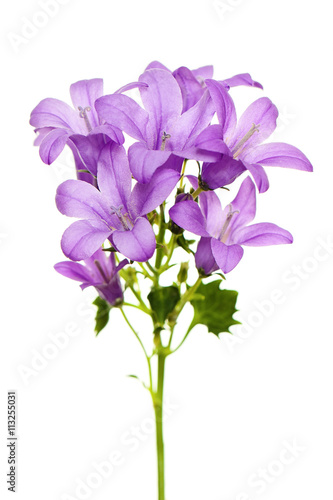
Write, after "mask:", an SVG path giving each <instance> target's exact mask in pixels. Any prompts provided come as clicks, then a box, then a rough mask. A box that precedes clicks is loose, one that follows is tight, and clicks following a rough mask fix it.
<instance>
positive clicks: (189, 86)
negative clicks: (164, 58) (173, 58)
mask: <svg viewBox="0 0 333 500" xmlns="http://www.w3.org/2000/svg"><path fill="white" fill-rule="evenodd" d="M173 76H174V77H175V79H176V80H177V82H178V85H179V87H180V90H181V92H182V97H183V113H184V112H185V111H187V110H188V109H190V108H192V106H194V105H195V104H196V103H197V102H198V101H199V100H200V98H201V96H202V94H203V93H204V91H205V89H204V88H203V87H202V85H201V83H200V82H199V81H198V79H197V78H196V77H195V75H194V74H193V73H192V71H191V70H189V69H188V68H186V67H185V66H182V67H181V68H178V69H176V70H175V71H174V72H173Z"/></svg>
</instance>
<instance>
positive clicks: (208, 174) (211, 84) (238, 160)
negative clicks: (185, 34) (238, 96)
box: [196, 80, 313, 193]
mask: <svg viewBox="0 0 333 500" xmlns="http://www.w3.org/2000/svg"><path fill="white" fill-rule="evenodd" d="M206 85H207V87H208V89H209V92H210V94H211V97H212V99H213V102H214V104H215V107H216V112H217V117H218V121H219V125H210V126H209V127H207V128H206V130H204V131H203V132H202V133H201V134H200V136H199V137H198V139H197V141H196V146H197V147H199V148H202V149H204V150H205V149H207V150H209V151H215V152H219V153H221V154H222V159H221V160H220V161H219V162H212V163H207V162H206V163H204V165H203V168H202V176H201V180H202V183H203V185H204V186H205V187H206V188H209V189H216V188H219V187H222V186H225V185H227V184H230V183H231V182H233V180H234V179H235V178H236V177H238V176H239V175H240V174H241V173H242V172H244V171H245V170H248V171H249V172H250V173H251V175H252V176H253V178H254V180H255V183H256V184H257V187H258V190H259V192H260V193H262V192H265V191H267V189H268V187H269V183H268V178H267V174H266V172H265V170H264V168H263V166H278V167H286V168H293V169H297V170H305V171H307V172H312V170H313V167H312V165H311V163H310V162H309V160H308V159H307V157H306V156H305V155H304V154H303V153H302V152H301V151H300V150H299V149H297V148H296V147H295V146H291V145H290V144H285V143H282V142H275V143H268V144H261V143H262V142H263V141H265V140H266V139H267V138H268V137H269V136H270V135H271V134H272V133H273V132H274V130H275V128H276V119H277V117H278V110H277V108H276V106H275V105H274V104H273V103H272V101H271V100H270V99H268V98H267V97H261V98H260V99H257V100H256V101H254V102H253V103H252V104H251V105H250V106H249V107H248V108H247V109H246V110H245V111H244V113H243V114H242V116H241V117H240V119H239V120H238V121H237V116H236V110H235V105H234V102H233V100H232V98H231V97H230V95H229V94H228V92H227V91H226V89H225V88H224V86H223V85H222V84H221V83H219V82H217V81H215V80H206Z"/></svg>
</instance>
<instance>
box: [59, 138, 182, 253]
mask: <svg viewBox="0 0 333 500" xmlns="http://www.w3.org/2000/svg"><path fill="white" fill-rule="evenodd" d="M179 178H180V174H179V173H178V172H176V171H174V170H171V169H159V170H158V171H156V173H155V175H154V177H153V178H152V180H151V181H150V182H149V183H147V184H140V183H136V185H135V186H134V188H133V190H132V174H131V171H130V169H129V164H128V159H127V155H126V152H125V149H124V147H123V146H120V145H117V144H115V143H114V142H110V143H108V144H106V145H105V146H104V148H103V151H102V153H101V155H100V159H99V162H98V169H97V183H98V187H99V189H97V188H96V187H94V186H92V185H90V184H88V183H86V182H82V181H79V180H68V181H65V182H63V183H62V184H61V185H60V186H59V187H58V190H57V195H56V203H57V207H58V209H59V211H60V212H61V213H63V214H65V215H68V216H70V217H77V218H80V219H82V220H79V221H76V222H74V223H73V224H72V225H71V226H70V227H69V228H68V229H67V230H66V231H65V232H64V234H63V237H62V241H61V246H62V250H63V252H64V254H65V255H66V256H67V257H69V258H70V259H71V260H74V261H78V260H84V259H87V258H89V257H91V256H92V255H93V254H94V253H95V252H96V251H97V250H98V248H100V247H101V245H102V244H103V243H104V241H105V240H107V239H108V240H109V241H110V242H111V244H112V245H113V247H114V248H115V249H116V250H117V251H119V252H120V253H122V254H123V255H125V257H127V258H129V259H131V260H136V261H139V262H143V261H146V260H148V259H150V258H151V257H152V255H153V253H154V251H155V248H156V240H155V234H154V231H153V228H152V226H151V224H150V222H149V221H148V219H147V217H146V214H148V213H149V212H151V211H152V210H154V209H155V208H156V207H157V206H159V205H160V204H161V203H163V202H164V201H165V199H166V198H167V197H168V196H169V194H170V193H171V191H172V190H173V188H174V187H175V186H176V184H177V182H178V180H179Z"/></svg>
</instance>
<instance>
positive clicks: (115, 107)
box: [95, 94, 148, 142]
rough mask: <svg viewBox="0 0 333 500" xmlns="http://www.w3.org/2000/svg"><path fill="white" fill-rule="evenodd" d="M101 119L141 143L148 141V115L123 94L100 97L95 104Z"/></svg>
mask: <svg viewBox="0 0 333 500" xmlns="http://www.w3.org/2000/svg"><path fill="white" fill-rule="evenodd" d="M95 107H96V110H97V113H98V115H99V117H100V118H101V119H102V120H105V121H106V122H107V123H108V124H109V125H113V126H115V127H117V128H119V129H120V130H123V131H124V132H125V133H126V134H128V135H130V136H131V137H134V139H137V140H139V141H143V142H145V141H146V126H147V123H148V113H147V112H146V111H145V110H144V109H142V108H141V106H139V104H138V103H136V102H135V101H134V100H133V99H131V98H130V97H128V96H127V95H123V94H112V95H106V96H103V97H100V98H99V99H97V101H96V102H95Z"/></svg>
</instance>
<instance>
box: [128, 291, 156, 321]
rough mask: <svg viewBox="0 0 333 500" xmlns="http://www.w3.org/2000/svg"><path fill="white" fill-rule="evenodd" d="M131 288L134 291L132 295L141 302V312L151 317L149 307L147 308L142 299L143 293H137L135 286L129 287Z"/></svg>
mask: <svg viewBox="0 0 333 500" xmlns="http://www.w3.org/2000/svg"><path fill="white" fill-rule="evenodd" d="M129 288H130V289H131V290H132V293H133V295H134V296H135V297H136V298H137V300H138V301H139V304H140V306H141V310H142V311H143V312H145V313H146V314H149V316H151V310H150V309H148V307H147V306H146V304H145V303H144V301H143V300H142V297H141V293H140V292H137V291H136V290H135V288H134V286H133V285H129Z"/></svg>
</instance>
